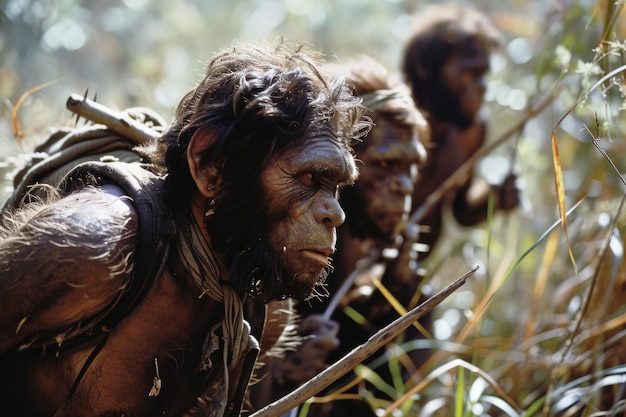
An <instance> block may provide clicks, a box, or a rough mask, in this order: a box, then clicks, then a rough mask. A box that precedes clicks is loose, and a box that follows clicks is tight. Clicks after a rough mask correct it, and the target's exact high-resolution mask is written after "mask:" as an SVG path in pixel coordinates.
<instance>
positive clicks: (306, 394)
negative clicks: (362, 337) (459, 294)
mask: <svg viewBox="0 0 626 417" xmlns="http://www.w3.org/2000/svg"><path fill="white" fill-rule="evenodd" d="M477 269H478V267H474V268H473V269H471V270H470V271H468V272H467V273H465V274H464V275H463V276H461V277H460V278H457V279H456V280H455V281H454V282H452V283H451V284H449V285H448V286H447V287H445V288H444V289H443V290H441V291H439V292H438V293H437V294H435V295H434V296H432V297H430V298H429V299H428V300H426V301H425V302H424V303H422V304H420V305H419V306H417V307H415V308H414V309H413V310H411V311H409V312H408V313H406V314H405V315H403V316H402V317H399V318H398V319H396V320H394V321H393V322H391V323H390V324H389V325H387V326H385V327H384V328H383V329H381V330H379V331H378V332H376V333H375V334H374V335H372V336H371V337H370V338H369V339H368V340H367V341H366V342H365V343H363V344H362V345H359V346H357V347H356V348H354V349H352V351H350V352H349V353H348V354H346V355H345V356H344V357H342V358H341V359H339V360H338V361H337V362H335V363H334V364H332V365H331V366H329V367H328V368H326V369H325V370H324V371H323V372H321V373H320V374H318V375H316V376H315V377H313V378H312V379H311V380H310V381H308V382H307V383H306V384H304V385H302V386H300V387H299V388H297V389H295V390H294V391H292V392H291V393H290V394H288V395H286V396H284V397H283V398H280V399H278V400H277V401H275V402H273V403H271V404H269V405H267V406H265V407H263V408H262V409H260V410H259V411H257V412H255V413H253V414H252V415H250V417H278V416H280V415H282V414H284V413H285V412H287V411H289V410H291V409H292V408H294V407H297V406H298V405H300V404H302V403H304V402H305V401H306V400H308V399H309V398H311V397H313V396H314V395H315V394H317V393H318V392H320V391H321V390H323V389H324V388H326V387H328V386H329V385H330V384H332V383H333V382H334V381H336V380H337V379H339V378H340V377H342V376H343V375H345V374H346V373H348V372H349V371H350V370H352V369H354V368H355V367H356V366H357V365H358V364H360V363H361V362H363V361H364V360H365V359H367V358H368V357H370V356H371V355H372V354H374V353H375V352H376V351H377V350H378V349H380V348H381V347H383V346H384V345H386V344H387V343H389V342H390V341H391V340H393V338H394V337H396V336H397V335H399V334H400V333H402V332H403V331H405V330H406V329H407V328H408V327H409V326H411V325H412V323H413V322H414V321H416V320H418V319H419V318H420V317H422V316H424V315H425V314H426V313H428V312H429V311H431V310H433V308H435V307H436V306H437V305H438V304H440V303H441V302H442V301H443V300H444V299H446V298H447V297H448V296H449V295H450V294H452V293H453V292H454V291H456V290H457V289H458V288H459V287H460V286H461V285H463V284H464V283H465V281H466V280H467V278H469V277H470V276H471V275H473V274H474V272H476V270H477Z"/></svg>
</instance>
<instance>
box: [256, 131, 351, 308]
mask: <svg viewBox="0 0 626 417" xmlns="http://www.w3.org/2000/svg"><path fill="white" fill-rule="evenodd" d="M356 176H357V169H356V165H355V162H354V158H353V156H352V155H351V154H350V152H349V151H348V149H346V148H344V147H339V146H338V144H337V143H336V142H335V141H333V140H330V132H324V131H323V132H319V133H317V134H316V135H315V136H314V137H312V138H311V137H309V138H308V139H307V140H306V141H301V142H300V143H296V144H294V145H292V146H291V147H289V148H287V149H286V150H285V151H284V152H282V154H281V155H279V157H278V158H277V159H276V160H275V161H273V162H272V163H270V164H269V165H268V166H267V167H266V168H265V169H264V170H263V172H262V175H261V185H262V187H263V189H264V190H265V193H266V196H267V205H266V207H267V210H266V212H267V213H271V217H270V218H269V222H268V226H269V227H268V230H267V232H268V234H269V245H270V247H271V250H272V251H273V252H274V253H275V254H278V261H279V263H280V267H281V270H282V277H283V280H284V282H283V288H282V291H281V292H282V293H283V294H287V295H290V296H291V297H294V298H300V299H301V298H306V297H307V296H308V295H309V294H311V291H312V289H313V288H314V287H315V286H316V285H317V284H320V283H321V282H323V281H324V279H325V278H326V275H327V273H328V268H329V266H330V256H331V255H332V254H333V253H334V251H335V244H336V240H337V234H336V228H337V227H338V226H340V225H341V224H343V222H344V220H345V214H344V211H343V210H342V208H341V206H340V205H339V201H338V197H339V195H338V193H339V190H340V188H341V187H343V186H345V185H348V184H351V183H353V182H354V181H355V180H356Z"/></svg>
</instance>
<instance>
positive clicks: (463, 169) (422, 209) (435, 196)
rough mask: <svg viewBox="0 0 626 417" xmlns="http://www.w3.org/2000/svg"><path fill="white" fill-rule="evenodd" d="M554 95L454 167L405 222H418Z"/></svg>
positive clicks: (550, 96) (551, 98)
mask: <svg viewBox="0 0 626 417" xmlns="http://www.w3.org/2000/svg"><path fill="white" fill-rule="evenodd" d="M555 97H556V92H555V93H553V94H550V95H549V96H547V97H546V98H545V99H544V100H543V101H542V102H541V103H539V104H538V105H537V106H536V107H534V108H531V109H529V110H528V112H527V113H526V115H525V116H524V117H523V118H522V119H520V120H519V121H518V122H517V123H515V124H514V125H513V126H511V127H510V128H509V129H508V130H506V131H505V132H503V133H502V134H501V135H500V136H499V137H498V138H497V139H496V140H494V141H493V142H492V143H490V144H488V145H487V146H485V147H483V148H480V149H479V150H478V151H477V152H476V153H475V154H473V155H472V156H471V157H470V158H468V159H467V161H465V162H464V163H463V164H462V165H461V166H460V167H458V168H457V169H456V171H454V172H453V173H452V175H450V176H449V177H448V178H447V179H446V180H445V181H444V182H443V183H442V184H441V185H440V186H439V188H437V189H436V190H435V192H433V193H432V194H430V195H429V196H428V198H427V199H426V201H424V203H422V205H421V206H419V207H418V208H417V209H416V210H415V211H414V212H413V214H412V215H411V217H410V218H409V220H408V221H407V224H411V223H417V224H419V223H420V222H421V221H422V220H423V219H424V217H426V215H427V214H428V213H430V210H432V209H433V208H434V207H435V206H436V205H437V203H438V202H439V200H441V199H442V198H443V196H444V195H445V194H446V192H448V190H449V189H450V188H452V187H453V186H454V185H455V184H456V183H457V182H458V181H460V180H461V179H463V178H465V177H466V176H467V174H468V172H469V171H470V170H471V169H472V167H473V166H474V164H476V161H478V159H480V158H482V157H483V156H485V155H487V154H489V153H490V152H491V151H493V150H494V149H495V148H496V147H498V146H500V145H501V144H502V143H503V142H505V141H506V140H507V139H508V138H509V137H510V136H512V135H514V134H515V133H517V132H519V130H520V129H521V128H522V127H523V126H524V125H525V124H526V123H527V122H528V120H530V119H532V118H533V117H535V116H537V115H538V114H540V113H541V112H542V111H543V110H544V109H545V108H546V107H548V105H549V104H550V103H552V102H553V101H554V98H555Z"/></svg>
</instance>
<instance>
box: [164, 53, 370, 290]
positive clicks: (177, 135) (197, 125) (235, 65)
mask: <svg viewBox="0 0 626 417" xmlns="http://www.w3.org/2000/svg"><path fill="white" fill-rule="evenodd" d="M321 63H322V61H321V57H320V55H319V54H317V53H315V52H313V51H310V50H307V49H306V48H304V47H302V46H300V47H294V46H290V45H288V44H286V43H284V42H281V43H279V44H278V45H276V46H269V45H267V44H263V43H241V44H236V45H235V46H234V47H232V48H231V49H228V50H225V51H222V52H221V53H219V54H217V55H216V56H215V57H214V58H213V60H212V61H211V62H210V63H209V65H208V68H207V70H206V74H205V77H204V79H203V80H202V81H201V82H200V83H199V85H198V86H197V87H196V88H194V89H193V90H191V91H190V92H189V93H187V94H186V95H185V97H184V98H183V99H182V101H181V102H180V104H179V106H178V108H177V111H176V117H175V120H174V123H173V125H172V126H171V127H170V128H169V130H168V131H167V132H166V133H165V134H164V135H163V137H162V138H161V139H160V142H159V145H158V149H157V151H156V155H157V159H156V162H157V164H159V163H160V164H161V166H162V167H164V168H165V169H166V172H167V174H168V175H167V178H166V187H167V198H168V201H169V202H170V204H171V205H172V207H173V208H174V209H180V208H184V207H185V206H187V205H188V204H189V201H190V198H191V197H192V196H193V195H194V194H195V193H196V192H197V190H196V184H195V183H194V181H193V178H192V177H191V174H190V171H189V165H188V163H187V155H186V154H187V146H188V144H189V142H190V139H191V138H192V136H193V135H194V134H195V133H196V132H197V131H199V130H203V129H207V130H208V131H209V132H210V134H211V136H212V137H213V139H214V143H213V144H212V146H210V147H209V148H208V149H207V150H206V152H205V153H204V155H202V156H201V164H203V165H214V166H215V167H217V168H218V169H219V172H220V177H221V179H222V182H221V183H220V191H219V195H218V197H217V198H216V200H215V206H214V207H213V209H214V213H215V214H214V215H212V216H210V217H208V218H207V227H208V230H209V233H210V234H211V238H212V244H213V246H214V248H215V250H217V251H218V252H219V253H220V254H221V255H222V258H223V259H224V261H225V262H226V263H227V265H229V268H230V269H231V274H232V275H233V284H234V285H235V286H237V287H238V289H239V290H240V291H248V292H250V286H251V285H253V286H257V287H258V286H259V283H261V284H262V285H267V286H270V285H272V283H276V282H277V281H280V279H281V278H280V276H279V275H278V276H277V271H258V269H259V268H261V269H262V268H264V266H263V265H260V264H261V263H260V262H256V263H255V264H254V265H251V264H250V262H248V263H246V262H245V261H244V258H245V257H246V256H250V252H255V251H256V252H257V253H256V255H255V256H257V257H266V258H267V257H271V254H267V253H263V252H264V251H267V248H265V249H263V248H261V249H259V247H258V245H257V243H256V242H251V241H250V239H252V238H253V236H256V237H254V239H256V240H260V239H261V238H264V237H266V236H267V235H268V231H267V230H266V228H267V227H268V226H267V224H265V223H267V222H268V218H267V216H268V215H269V213H265V211H266V210H265V204H266V201H267V200H266V199H267V197H266V196H264V195H263V192H262V190H261V187H260V184H259V176H260V173H261V171H262V169H263V167H264V166H265V165H266V164H267V163H268V161H269V160H270V159H271V158H273V157H275V156H276V155H278V154H279V153H280V152H282V151H283V150H284V149H286V147H287V146H288V145H289V144H291V143H293V142H295V141H298V140H306V138H307V137H310V136H312V135H314V134H315V133H316V132H318V131H320V130H329V131H330V132H331V133H332V135H333V136H334V140H336V141H337V143H338V144H339V145H340V147H343V148H344V149H346V150H348V151H349V152H352V149H351V147H350V145H351V144H352V143H353V141H354V140H355V139H356V138H358V137H360V136H362V135H363V134H364V133H365V132H366V131H367V129H368V127H369V126H368V125H367V123H366V122H365V120H364V118H363V117H362V116H363V109H362V107H361V106H360V105H359V100H358V98H356V97H354V96H353V95H352V94H351V92H350V90H349V89H348V88H347V86H346V85H345V82H344V80H343V79H342V78H341V77H336V78H330V77H329V76H328V75H327V74H324V73H323V71H322V68H323V66H322V65H321ZM158 156H160V157H161V159H160V160H159V158H158ZM153 159H154V158H153ZM260 223H264V224H260ZM253 229H254V230H255V231H252V230H253ZM258 252H261V253H258ZM240 258H241V259H240ZM251 268H252V269H253V271H251V270H250V269H251ZM244 277H245V278H244ZM244 279H245V282H242V280H244ZM276 285H278V283H276ZM257 289H258V288H257ZM266 292H269V293H271V292H272V291H271V290H268V291H266Z"/></svg>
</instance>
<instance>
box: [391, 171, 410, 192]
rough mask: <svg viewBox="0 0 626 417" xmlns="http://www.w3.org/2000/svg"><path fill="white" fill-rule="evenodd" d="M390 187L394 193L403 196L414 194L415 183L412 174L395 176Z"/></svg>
mask: <svg viewBox="0 0 626 417" xmlns="http://www.w3.org/2000/svg"><path fill="white" fill-rule="evenodd" d="M390 186H391V191H392V192H393V193H396V194H403V195H412V194H413V181H412V178H411V174H406V175H405V174H402V175H395V176H393V177H392V179H391V184H390Z"/></svg>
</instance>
